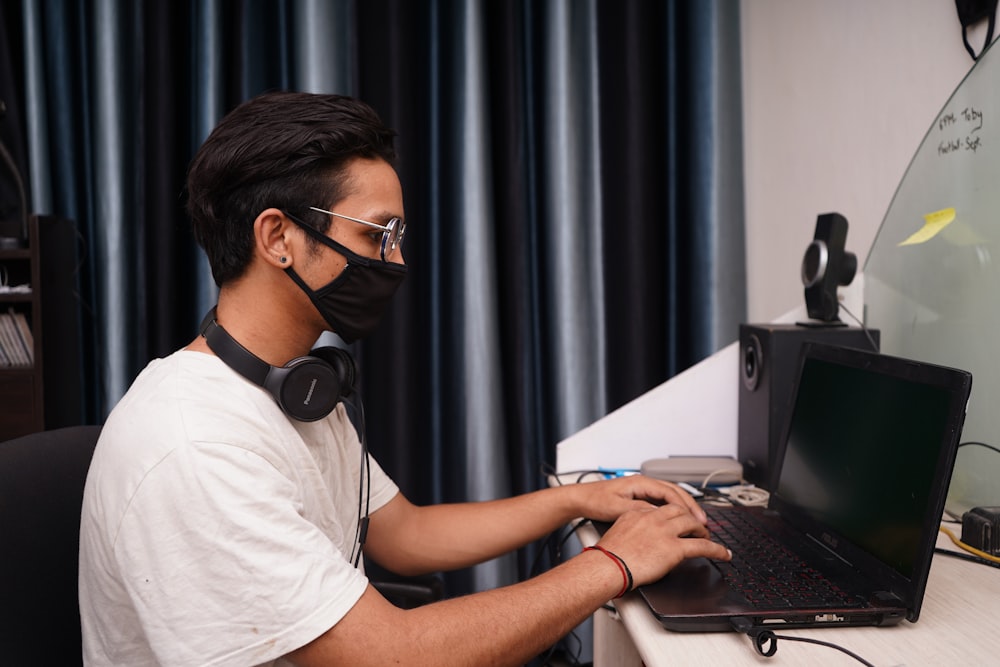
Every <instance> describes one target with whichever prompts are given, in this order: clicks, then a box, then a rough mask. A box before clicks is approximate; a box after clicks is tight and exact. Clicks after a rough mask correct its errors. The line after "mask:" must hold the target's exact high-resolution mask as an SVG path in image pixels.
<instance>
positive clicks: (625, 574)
mask: <svg viewBox="0 0 1000 667" xmlns="http://www.w3.org/2000/svg"><path fill="white" fill-rule="evenodd" d="M591 550H593V551H600V552H601V553H602V554H604V555H605V556H607V557H608V558H610V559H611V560H612V561H614V563H615V565H617V566H618V569H619V570H621V573H622V580H623V581H624V584H625V585H624V586H623V587H622V592H621V593H619V594H618V595H616V596H615V599H616V600H617V599H618V598H620V597H621V596H623V595H625V594H626V593H628V592H629V591H630V590H632V584H633V581H632V571H631V570H629V569H628V565H626V564H625V561H623V560H622V559H621V557H620V556H619V555H618V554H616V553H614V552H611V551H608V550H607V549H605V548H604V547H602V546H600V545H594V546H592V547H586V548H585V549H584V551H591Z"/></svg>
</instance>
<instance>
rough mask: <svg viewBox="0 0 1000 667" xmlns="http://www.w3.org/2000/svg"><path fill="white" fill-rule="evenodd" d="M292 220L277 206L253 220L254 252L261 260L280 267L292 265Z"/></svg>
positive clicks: (264, 211)
mask: <svg viewBox="0 0 1000 667" xmlns="http://www.w3.org/2000/svg"><path fill="white" fill-rule="evenodd" d="M291 231H292V222H291V221H290V220H289V219H288V218H287V216H285V214H284V213H282V212H281V211H280V210H278V209H276V208H268V209H264V210H263V211H261V213H260V215H258V216H257V219H256V220H254V221H253V236H254V252H255V253H256V254H257V256H258V257H260V259H261V260H263V261H265V262H267V263H268V264H271V265H272V266H276V267H278V268H282V269H285V268H288V267H289V266H291V265H292V254H293V252H292V251H293V245H294V244H292V243H291V242H290V240H291V239H290V236H291V234H290V233H291Z"/></svg>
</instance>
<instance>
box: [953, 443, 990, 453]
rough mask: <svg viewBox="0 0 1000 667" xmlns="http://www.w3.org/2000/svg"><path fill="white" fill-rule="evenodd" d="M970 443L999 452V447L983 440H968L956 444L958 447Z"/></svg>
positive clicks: (966, 445)
mask: <svg viewBox="0 0 1000 667" xmlns="http://www.w3.org/2000/svg"><path fill="white" fill-rule="evenodd" d="M970 445H976V446H979V447H985V448H986V449H989V450H992V451H994V452H996V453H997V454H1000V447H994V446H993V445H989V444H987V443H985V442H979V441H977V440H968V441H966V442H960V443H959V444H958V446H959V447H968V446H970Z"/></svg>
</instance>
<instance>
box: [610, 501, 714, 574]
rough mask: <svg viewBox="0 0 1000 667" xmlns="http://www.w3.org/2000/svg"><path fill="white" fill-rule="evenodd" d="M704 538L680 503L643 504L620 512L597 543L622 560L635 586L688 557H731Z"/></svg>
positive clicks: (705, 531)
mask: <svg viewBox="0 0 1000 667" xmlns="http://www.w3.org/2000/svg"><path fill="white" fill-rule="evenodd" d="M699 512H700V510H699ZM701 517H704V514H703V513H701ZM708 537H709V532H708V529H707V528H706V527H705V524H704V523H703V519H702V518H699V517H696V516H695V515H694V514H692V513H691V512H689V511H688V509H687V507H685V506H684V505H682V504H671V505H664V506H662V507H653V506H650V505H647V506H646V507H645V508H643V509H636V510H631V511H629V512H626V513H625V514H623V515H621V516H620V517H619V518H618V520H617V521H615V523H614V525H613V526H611V528H609V529H608V531H607V532H606V533H605V534H604V536H603V537H602V538H601V540H600V542H599V543H598V544H600V546H602V547H604V548H605V549H607V550H608V551H611V552H613V553H614V554H616V555H617V556H619V557H620V558H621V559H622V560H623V561H625V563H626V565H628V567H629V569H630V570H631V572H632V578H633V581H634V584H635V585H636V586H638V585H640V584H646V583H650V582H653V581H656V580H657V579H660V578H661V577H663V575H665V574H666V573H667V572H669V571H670V570H672V569H673V568H674V567H676V566H677V565H678V564H679V563H680V562H681V561H682V560H685V559H688V558H695V557H698V556H704V557H706V558H712V559H715V560H722V561H728V560H729V559H730V558H732V554H730V553H729V550H728V549H726V548H725V547H724V546H722V545H721V544H718V543H716V542H713V541H711V540H710V539H708Z"/></svg>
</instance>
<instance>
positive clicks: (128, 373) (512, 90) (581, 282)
mask: <svg viewBox="0 0 1000 667" xmlns="http://www.w3.org/2000/svg"><path fill="white" fill-rule="evenodd" d="M19 2H20V5H19V7H20V8H21V14H22V16H23V19H22V20H23V29H24V36H25V37H24V45H23V49H24V52H23V53H21V54H18V55H16V56H15V61H16V64H17V65H18V66H19V67H22V68H23V73H24V90H23V99H22V100H21V107H20V108H21V109H23V110H24V113H23V117H24V118H25V119H26V124H27V143H28V153H29V155H28V160H29V168H30V176H31V178H30V179H29V180H30V182H31V185H32V191H31V197H32V203H33V210H34V211H36V212H40V213H53V214H56V215H60V216H64V217H69V218H72V219H74V220H76V221H77V226H78V229H79V231H80V237H81V254H82V255H83V257H84V262H83V267H84V268H83V271H82V272H81V286H80V317H81V320H82V323H83V340H82V341H81V344H82V345H83V349H84V350H85V351H86V354H85V364H84V368H82V369H80V373H81V374H82V375H83V377H84V380H85V386H87V387H88V391H87V392H86V397H85V398H86V400H85V401H84V406H85V407H84V414H82V415H81V421H89V422H95V421H100V420H102V419H103V418H104V416H105V415H106V414H107V412H108V411H109V410H110V409H111V408H112V407H113V405H114V403H115V402H116V401H117V400H118V398H119V397H120V396H121V394H122V393H123V392H124V391H125V389H126V388H127V386H128V385H129V383H130V382H131V381H132V379H133V378H134V376H135V374H136V373H137V372H138V371H139V370H140V369H141V368H142V367H143V366H144V365H145V364H146V363H147V362H148V360H149V359H150V358H151V357H154V356H163V355H165V354H169V353H170V352H171V351H172V350H173V349H176V348H177V347H180V346H183V345H185V344H186V343H187V342H188V341H189V340H190V339H191V338H193V336H194V335H195V334H196V326H197V323H198V322H199V321H200V319H201V317H202V315H203V314H204V313H205V312H206V311H207V309H208V308H209V307H210V306H211V305H213V304H214V303H215V299H216V296H217V290H216V288H215V286H214V283H213V281H212V279H211V275H210V271H209V269H208V265H207V262H206V260H205V259H204V257H203V254H202V253H201V252H200V250H199V249H197V248H196V246H195V245H194V242H193V239H192V238H191V234H190V229H189V224H188V222H187V219H186V215H185V213H184V197H185V195H184V178H185V172H186V168H187V163H188V161H189V160H190V159H191V157H192V156H193V154H194V152H195V150H196V149H197V147H198V146H199V145H200V143H201V142H202V141H203V140H204V138H205V137H206V136H207V135H208V133H209V131H210V130H211V128H212V127H214V125H215V124H216V122H217V121H218V120H219V119H220V118H221V117H222V116H223V115H224V114H225V113H226V112H227V111H228V110H230V109H231V108H233V107H234V106H236V105H237V104H238V103H239V102H241V101H242V100H244V99H247V98H248V97H250V96H252V95H255V94H257V93H259V92H262V91H263V90H267V89H279V88H292V89H298V90H309V91H314V92H327V93H346V94H356V95H358V96H360V97H361V98H362V99H365V100H366V101H368V102H369V103H371V104H372V105H373V106H374V107H375V108H376V109H377V110H378V111H379V113H380V114H381V115H382V117H383V119H384V120H385V121H386V122H387V124H389V125H390V126H392V127H394V128H395V129H396V130H397V131H398V133H399V139H398V142H397V148H398V152H399V161H398V164H397V169H398V172H399V175H400V179H401V182H402V184H403V190H404V200H405V204H406V213H407V221H408V224H409V225H411V227H410V231H409V232H408V234H407V242H406V246H405V247H404V249H403V252H404V256H405V257H406V260H407V263H408V264H409V265H410V272H409V276H408V278H407V281H406V282H405V283H404V285H403V286H402V288H401V289H400V291H399V293H398V295H397V297H396V299H395V300H394V302H393V305H392V307H391V309H390V312H389V313H388V314H387V316H386V319H385V320H384V322H383V324H382V325H381V326H380V328H379V330H378V331H376V333H375V334H374V335H373V336H372V337H371V338H370V339H368V340H366V341H363V342H360V343H357V344H355V345H354V346H352V350H353V351H354V353H355V355H356V356H357V358H358V360H359V365H360V369H361V376H362V380H361V382H362V395H363V397H364V400H365V406H366V412H367V427H368V428H367V431H368V434H369V440H370V446H371V450H372V452H373V453H374V454H375V455H376V457H377V458H378V459H379V461H380V462H381V463H382V464H383V467H385V469H386V470H387V471H388V472H389V473H390V474H391V475H392V476H393V477H394V478H395V479H396V480H397V481H398V482H399V484H400V486H401V488H402V489H403V490H404V492H405V493H406V494H407V495H408V496H409V497H410V498H411V499H413V500H414V501H415V502H417V503H432V502H447V501H461V500H482V499H487V498H494V497H499V496H505V495H509V494H511V493H521V492H526V491H531V490H534V489H537V488H540V487H541V486H543V485H544V484H545V479H544V476H543V474H542V472H541V466H542V464H544V463H554V457H555V445H556V443H557V442H558V441H559V440H561V439H563V438H565V437H567V436H568V435H571V434H572V433H573V432H575V431H577V430H579V429H580V428H583V427H585V426H586V425H588V424H589V423H591V422H593V421H594V420H596V419H598V418H600V417H601V416H603V415H604V414H606V413H607V412H608V411H610V410H613V409H615V408H617V407H618V406H620V405H622V404H624V403H625V402H627V401H629V400H631V399H633V398H635V397H636V396H638V395H640V394H641V393H643V392H645V391H647V390H649V389H651V388H652V387H654V386H656V385H657V384H659V383H661V382H663V381H665V380H666V379H668V378H669V377H671V376H672V375H674V374H676V373H677V372H680V371H681V370H684V368H686V367H687V366H690V365H691V364H693V363H695V362H696V361H698V360H700V359H701V358H703V357H705V356H706V355H708V354H710V353H712V352H714V351H715V350H717V349H719V348H721V347H722V346H723V345H725V344H727V343H728V342H730V341H732V340H735V338H736V334H737V324H738V323H739V322H740V321H742V319H743V318H744V316H745V308H746V306H745V303H746V295H745V291H744V289H745V288H744V284H745V280H744V273H745V268H744V259H743V254H744V240H743V231H742V230H743V212H742V171H741V169H742V149H741V136H740V123H741V111H740V94H741V93H740V80H739V72H740V66H739V13H738V9H739V4H738V0H709V1H701V2H694V1H691V0H689V1H681V0H673V1H658V0H657V1H652V0H615V1H611V0H582V1H579V2H574V1H571V0H535V1H532V0H513V1H510V2H489V1H485V0H420V1H413V0H365V1H363V2H358V1H357V0H336V1H331V2H325V1H323V0H303V1H299V2H295V1H293V0H187V1H186V2H177V3H170V4H169V5H167V4H165V3H158V2H153V1H152V0H144V1H142V2H132V1H131V0H95V1H94V2H87V1H85V0H75V1H74V0H64V1H56V0H43V2H40V3H38V2H32V1H29V0H19ZM68 372H72V369H68ZM611 446H614V443H609V447H611ZM540 557H541V560H539V558H540ZM551 560H552V555H551V554H545V553H543V550H542V547H541V545H532V546H530V547H528V548H526V549H524V550H522V551H521V552H520V553H519V554H517V555H516V557H509V558H504V559H500V560H498V561H496V562H493V563H489V564H486V565H484V566H482V567H479V568H475V569H472V570H470V571H467V572H463V573H457V574H454V575H451V576H450V577H449V580H448V583H449V592H450V593H454V594H458V593H463V592H469V591H472V590H480V589H483V588H489V587H492V586H496V585H500V584H504V583H509V582H511V581H514V580H516V579H518V578H523V577H525V576H528V575H529V574H531V573H532V572H531V570H532V568H533V567H534V566H535V564H536V563H539V562H547V563H548V564H551Z"/></svg>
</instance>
